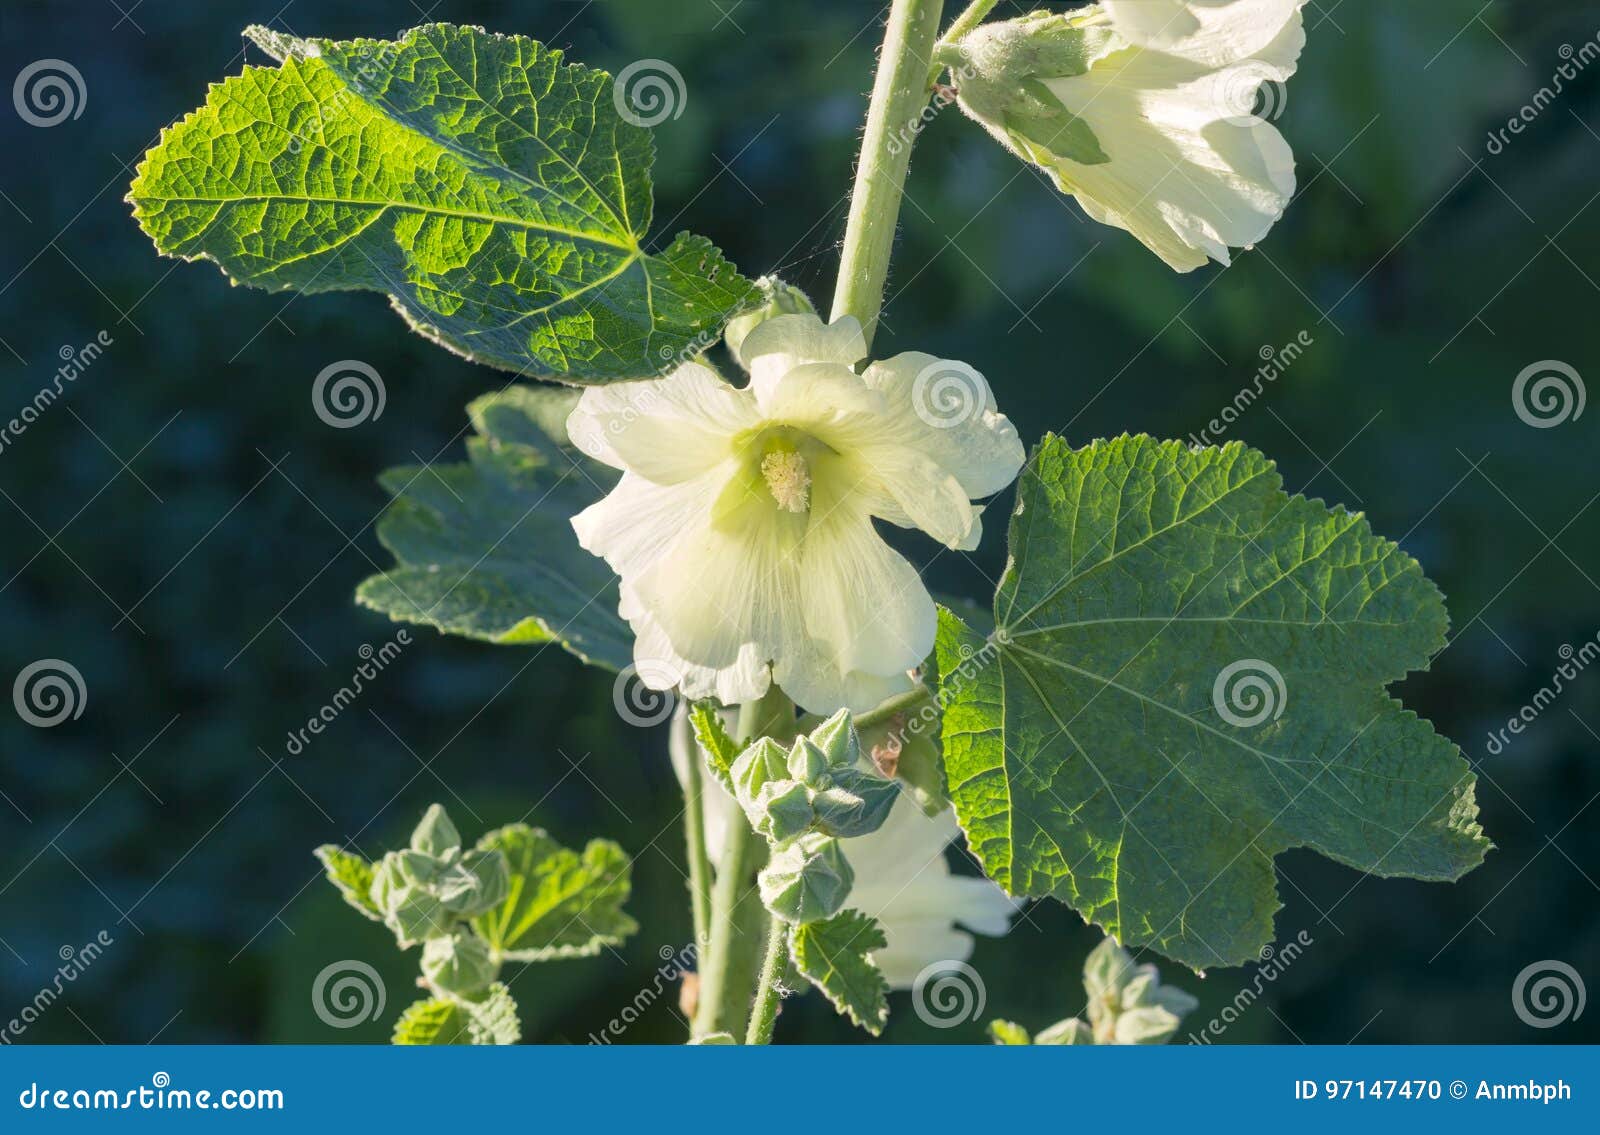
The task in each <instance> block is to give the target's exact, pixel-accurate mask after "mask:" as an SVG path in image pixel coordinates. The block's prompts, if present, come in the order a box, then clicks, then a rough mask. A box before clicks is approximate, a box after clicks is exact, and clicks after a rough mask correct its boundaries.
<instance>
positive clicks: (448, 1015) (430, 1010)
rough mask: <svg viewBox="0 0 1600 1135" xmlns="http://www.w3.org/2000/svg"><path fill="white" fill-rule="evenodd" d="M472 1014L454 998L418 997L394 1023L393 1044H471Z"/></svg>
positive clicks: (391, 1041) (391, 1040)
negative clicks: (449, 999)
mask: <svg viewBox="0 0 1600 1135" xmlns="http://www.w3.org/2000/svg"><path fill="white" fill-rule="evenodd" d="M470 1022H471V1018H470V1017H469V1016H468V1015H467V1011H466V1010H465V1009H464V1008H462V1007H461V1005H459V1004H458V1003H457V1002H455V1001H446V1000H444V999H443V998H442V997H429V998H427V999H426V1000H423V1001H415V1002H413V1003H412V1004H411V1005H409V1006H407V1008H406V1011H405V1012H404V1013H401V1014H400V1019H399V1020H398V1021H396V1022H395V1023H394V1036H393V1037H392V1038H391V1039H390V1043H391V1044H471V1043H472V1040H471V1037H470V1035H469V1034H468V1031H467V1030H468V1026H469V1024H470Z"/></svg>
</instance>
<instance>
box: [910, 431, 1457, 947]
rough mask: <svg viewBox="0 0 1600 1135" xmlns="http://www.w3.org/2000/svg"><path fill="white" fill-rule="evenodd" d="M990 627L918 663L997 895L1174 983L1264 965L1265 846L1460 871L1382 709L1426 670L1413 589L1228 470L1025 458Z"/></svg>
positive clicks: (1103, 455)
mask: <svg viewBox="0 0 1600 1135" xmlns="http://www.w3.org/2000/svg"><path fill="white" fill-rule="evenodd" d="M994 610H995V623H996V630H995V632H994V634H993V635H991V636H989V637H988V638H985V637H983V636H980V635H979V634H977V633H976V632H974V631H972V630H971V629H969V628H968V627H967V626H966V625H965V624H964V623H962V622H961V620H960V619H958V618H956V617H955V616H954V615H952V614H950V613H949V612H948V611H945V612H942V613H941V617H940V629H939V644H938V653H939V669H940V673H941V684H942V691H941V697H942V699H943V700H944V702H945V706H946V708H945V717H944V759H945V767H946V774H947V777H948V782H949V789H950V795H951V798H952V800H953V801H954V803H955V807H956V812H957V815H958V817H959V819H960V821H961V826H962V828H963V829H964V830H965V831H966V834H967V838H968V840H969V842H970V844H971V847H972V849H973V851H974V852H975V853H976V854H977V856H978V857H979V858H980V859H981V860H982V862H983V864H984V867H985V870H986V871H987V872H988V874H989V875H990V876H991V877H992V878H993V879H995V880H996V881H997V882H999V883H1000V884H1001V885H1002V886H1003V887H1005V889H1006V890H1007V891H1009V892H1010V893H1012V894H1014V895H1030V896H1045V895H1053V896H1055V897H1056V898H1059V899H1061V900H1062V901H1064V902H1067V903H1068V904H1070V905H1071V906H1073V907H1074V908H1075V909H1077V910H1078V911H1079V912H1080V913H1081V914H1082V915H1083V916H1084V917H1085V918H1086V919H1088V920H1090V921H1092V922H1095V923H1098V924H1100V925H1101V926H1103V927H1104V928H1105V929H1106V930H1107V932H1108V933H1110V934H1112V935H1114V936H1116V937H1117V938H1118V939H1119V940H1120V941H1122V942H1124V943H1126V944H1128V945H1131V946H1142V945H1148V946H1152V947H1154V948H1155V949H1157V950H1159V951H1161V952H1162V953H1164V954H1166V955H1168V956H1169V957H1172V958H1176V959H1178V960H1180V961H1183V962H1185V963H1187V964H1189V965H1191V966H1194V967H1196V968H1199V967H1204V966H1210V965H1231V964H1238V963H1243V962H1245V961H1247V960H1249V959H1250V958H1252V957H1254V956H1255V955H1256V954H1257V951H1258V950H1259V949H1260V947H1261V946H1263V945H1264V944H1266V943H1267V942H1269V941H1270V940H1271V938H1272V917H1273V914H1274V912H1275V911H1276V909H1277V907H1278V906H1279V905H1280V904H1279V903H1278V901H1277V894H1276V888H1275V873H1274V867H1273V857H1274V856H1276V855H1277V854H1278V853H1279V852H1281V851H1284V850H1286V849H1288V848H1292V847H1309V848H1313V849H1315V850H1317V851H1320V852H1322V853H1323V854H1324V855H1327V856H1330V857H1331V858H1333V859H1336V860H1338V861H1339V862H1342V863H1345V864H1348V865H1349V866H1351V867H1355V868H1357V869H1359V870H1362V871H1368V872H1372V873H1375V874H1379V875H1403V876H1408V877H1412V878H1419V879H1437V880H1445V879H1455V878H1457V877H1459V876H1460V875H1462V874H1464V873H1465V872H1466V871H1468V870H1470V869H1471V868H1472V867H1474V866H1476V865H1477V864H1478V863H1479V862H1480V861H1481V860H1482V858H1483V855H1484V852H1485V850H1486V849H1487V847H1488V844H1487V842H1486V841H1485V840H1484V838H1483V834H1482V829H1481V828H1480V827H1479V826H1478V823H1477V806H1476V803H1475V801H1474V797H1473V785H1474V778H1473V776H1472V774H1471V773H1470V772H1469V770H1468V767H1467V764H1466V762H1465V760H1464V759H1463V758H1462V756H1461V754H1460V752H1459V750H1458V749H1457V748H1456V747H1455V746H1454V745H1453V744H1451V743H1450V742H1449V741H1447V740H1445V739H1444V738H1442V737H1440V736H1438V735H1437V734H1436V733H1435V732H1434V731H1433V729H1432V728H1431V727H1430V726H1429V725H1428V724H1427V723H1426V722H1425V721H1422V720H1420V719H1418V718H1417V717H1416V716H1415V715H1414V714H1412V713H1410V712H1408V711H1407V710H1405V709H1403V708H1402V707H1401V705H1400V704H1399V703H1398V702H1397V701H1395V700H1394V699H1392V698H1390V697H1389V696H1388V695H1387V694H1386V693H1385V690H1384V687H1385V686H1386V684H1388V683H1390V682H1392V681H1395V680H1396V679H1399V678H1401V677H1403V676H1404V675H1405V674H1406V673H1407V672H1408V671H1410V670H1414V669H1419V668H1422V667H1425V666H1426V665H1427V663H1428V661H1429V659H1430V657H1431V656H1432V654H1433V653H1434V652H1435V651H1437V650H1439V649H1440V648H1441V647H1442V646H1443V645H1444V642H1445V630H1446V626H1447V618H1446V614H1445V611H1444V604H1443V600H1442V598H1441V596H1440V595H1439V592H1438V590H1437V589H1436V588H1435V587H1434V586H1433V584H1431V583H1430V582H1429V581H1428V580H1427V579H1426V578H1425V577H1424V576H1423V574H1422V571H1421V569H1420V568H1419V567H1418V565H1417V563H1416V562H1415V561H1414V560H1412V559H1411V558H1410V557H1409V556H1407V555H1405V554H1404V553H1403V552H1401V551H1400V550H1399V548H1398V547H1397V546H1396V545H1394V544H1393V543H1391V542H1389V541H1387V540H1382V539H1380V538H1378V537H1377V536H1375V535H1373V533H1372V531H1371V529H1370V528H1369V527H1368V525H1367V522H1366V520H1365V519H1364V518H1363V517H1362V516H1361V515H1360V514H1351V513H1346V512H1344V511H1343V510H1342V509H1331V510H1330V509H1328V508H1326V507H1324V506H1323V505H1322V504H1321V503H1319V502H1316V501H1310V500H1307V499H1305V498H1304V497H1299V496H1296V497H1290V496H1288V495H1287V494H1286V493H1284V491H1283V489H1282V486H1281V479H1280V478H1279V476H1278V474H1277V472H1276V470H1275V468H1274V467H1273V465H1272V464H1271V463H1270V462H1269V461H1267V460H1266V459H1265V458H1264V457H1263V456H1262V455H1261V454H1259V453H1257V452H1256V451H1254V450H1250V449H1246V448H1244V447H1243V446H1241V445H1239V444H1238V443H1230V444H1229V445H1227V446H1224V447H1222V448H1220V449H1217V448H1211V449H1196V450H1192V449H1189V448H1187V447H1185V446H1183V445H1181V444H1179V443H1176V442H1165V443H1162V442H1157V441H1154V440H1152V439H1150V438H1147V437H1122V438H1118V439H1116V440H1113V441H1101V442H1096V443H1094V444H1092V445H1089V446H1087V447H1085V448H1084V449H1081V450H1077V451H1074V450H1072V449H1071V448H1069V447H1068V446H1067V444H1066V443H1065V442H1064V441H1062V440H1061V439H1060V438H1057V437H1054V436H1047V437H1046V438H1045V439H1044V441H1043V442H1042V443H1041V445H1040V446H1039V448H1038V450H1037V451H1036V452H1035V454H1034V456H1033V458H1032V460H1031V461H1030V462H1029V464H1028V466H1027V468H1026V469H1025V471H1024V473H1023V476H1022V480H1021V483H1020V488H1019V493H1018V499H1017V506H1016V511H1015V513H1014V515H1013V517H1012V523H1011V561H1010V563H1009V565H1008V567H1007V570H1006V573H1005V575H1004V577H1003V578H1002V580H1001V582H1000V587H999V590H998V592H997V594H996V596H995V608H994ZM1230 667H1231V668H1232V669H1230ZM1274 670H1275V671H1276V673H1277V674H1278V675H1279V676H1281V686H1279V685H1278V683H1277V682H1276V681H1274V679H1273V675H1272V671H1274ZM1252 675H1255V676H1257V677H1259V678H1260V679H1261V681H1260V684H1259V685H1257V686H1255V687H1254V688H1253V689H1252V688H1251V687H1250V686H1248V685H1245V686H1243V687H1241V686H1240V685H1239V684H1238V683H1239V682H1240V681H1246V682H1248V679H1249V678H1250V677H1251V676H1252ZM1252 695H1255V696H1257V697H1258V698H1259V699H1263V700H1257V701H1255V702H1252V701H1251V697H1252ZM1224 708H1225V709H1226V710H1227V711H1228V716H1225V715H1224V714H1223V712H1222V710H1223V709H1224Z"/></svg>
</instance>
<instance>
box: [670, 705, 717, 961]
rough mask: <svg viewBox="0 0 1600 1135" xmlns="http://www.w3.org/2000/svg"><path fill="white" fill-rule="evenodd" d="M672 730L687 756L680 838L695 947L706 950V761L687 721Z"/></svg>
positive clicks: (708, 884) (708, 931) (708, 907)
mask: <svg viewBox="0 0 1600 1135" xmlns="http://www.w3.org/2000/svg"><path fill="white" fill-rule="evenodd" d="M672 728H673V729H674V730H675V731H676V732H677V733H678V737H677V741H678V744H679V746H680V747H681V748H682V751H683V752H684V753H686V754H687V755H688V760H687V761H686V762H685V763H686V764H687V765H688V768H687V770H686V771H685V772H684V775H683V835H684V840H685V842H686V843H687V845H688V858H689V895H690V898H691V900H692V902H693V904H694V947H695V949H696V950H703V949H705V948H706V942H707V941H708V940H709V938H710V935H711V857H710V856H709V855H708V854H707V852H706V804H705V762H704V759H703V758H702V757H701V755H700V743H699V742H698V741H696V740H695V736H694V729H693V728H692V727H691V726H690V724H689V719H688V718H687V717H684V716H680V717H678V718H676V719H675V720H674V721H673V723H672Z"/></svg>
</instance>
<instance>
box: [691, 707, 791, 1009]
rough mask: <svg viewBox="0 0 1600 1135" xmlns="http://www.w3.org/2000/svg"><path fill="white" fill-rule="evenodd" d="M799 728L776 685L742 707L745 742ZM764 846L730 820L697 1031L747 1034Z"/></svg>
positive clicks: (740, 735)
mask: <svg viewBox="0 0 1600 1135" xmlns="http://www.w3.org/2000/svg"><path fill="white" fill-rule="evenodd" d="M794 730H795V716H794V703H793V702H792V701H790V700H789V699H788V698H787V697H786V696H784V694H783V693H782V692H781V691H780V690H779V689H778V687H777V686H776V685H774V686H772V687H771V688H770V689H769V690H768V691H767V694H766V696H765V697H763V698H761V699H760V700H758V701H753V702H746V703H745V704H744V705H742V706H740V707H739V724H738V728H737V731H736V733H735V738H736V739H737V740H738V741H740V742H741V743H749V742H751V741H754V740H756V739H757V738H759V737H775V738H778V739H780V740H783V741H788V740H789V739H790V738H792V736H793V735H794ZM690 763H694V762H692V761H691V762H690ZM765 852H766V840H764V839H762V838H760V837H758V836H757V835H756V833H755V832H754V831H753V830H751V827H750V825H749V823H748V822H746V821H745V819H744V818H743V817H742V816H739V817H735V819H734V822H732V823H730V824H729V825H728V833H727V837H726V842H725V844H724V846H723V849H722V858H721V861H720V862H719V863H718V864H717V879H716V885H715V886H714V887H713V888H712V891H711V912H710V929H709V935H708V940H707V942H706V944H705V947H704V954H703V958H704V964H703V965H702V966H701V968H700V1000H699V1004H698V1006H697V1007H696V1010H695V1019H694V1032H695V1035H696V1036H706V1035H708V1034H710V1033H719V1032H721V1033H730V1034H732V1035H734V1036H741V1035H744V1034H745V1029H746V1025H747V1022H748V1019H749V1014H750V1005H751V997H750V985H749V981H750V975H752V974H754V972H755V959H756V954H757V951H758V950H759V949H760V948H761V944H762V935H761V934H760V932H759V931H755V932H752V930H753V928H752V926H751V925H750V919H749V918H748V917H746V911H745V909H744V908H745V907H747V906H749V905H750V904H752V903H755V902H756V899H755V898H754V894H753V892H754V891H755V874H756V872H757V871H758V870H759V869H760V868H761V865H762V862H763V860H764V858H765Z"/></svg>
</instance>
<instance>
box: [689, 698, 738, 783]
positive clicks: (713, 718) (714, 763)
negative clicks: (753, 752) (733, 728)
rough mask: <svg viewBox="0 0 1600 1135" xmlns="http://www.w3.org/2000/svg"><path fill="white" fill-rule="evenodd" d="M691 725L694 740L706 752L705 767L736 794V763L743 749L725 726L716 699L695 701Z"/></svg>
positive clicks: (690, 720)
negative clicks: (734, 769)
mask: <svg viewBox="0 0 1600 1135" xmlns="http://www.w3.org/2000/svg"><path fill="white" fill-rule="evenodd" d="M689 724H690V725H692V726H693V727H694V739H695V740H696V741H698V742H699V744H700V751H701V752H703V753H705V755H706V767H707V768H709V769H710V770H711V774H712V775H713V776H715V777H716V778H717V780H718V781H720V782H721V784H722V787H723V788H726V789H727V790H728V792H729V794H730V795H731V794H733V792H734V788H733V762H734V761H735V760H737V759H738V757H739V754H740V753H741V752H742V751H743V750H742V749H741V748H740V746H739V742H737V741H735V740H734V739H733V737H732V736H731V735H729V733H728V731H727V729H725V728H723V725H722V718H721V717H720V716H719V715H718V712H717V707H716V704H715V703H714V702H709V701H702V702H695V703H694V706H693V707H692V708H691V709H690V710H689Z"/></svg>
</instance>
